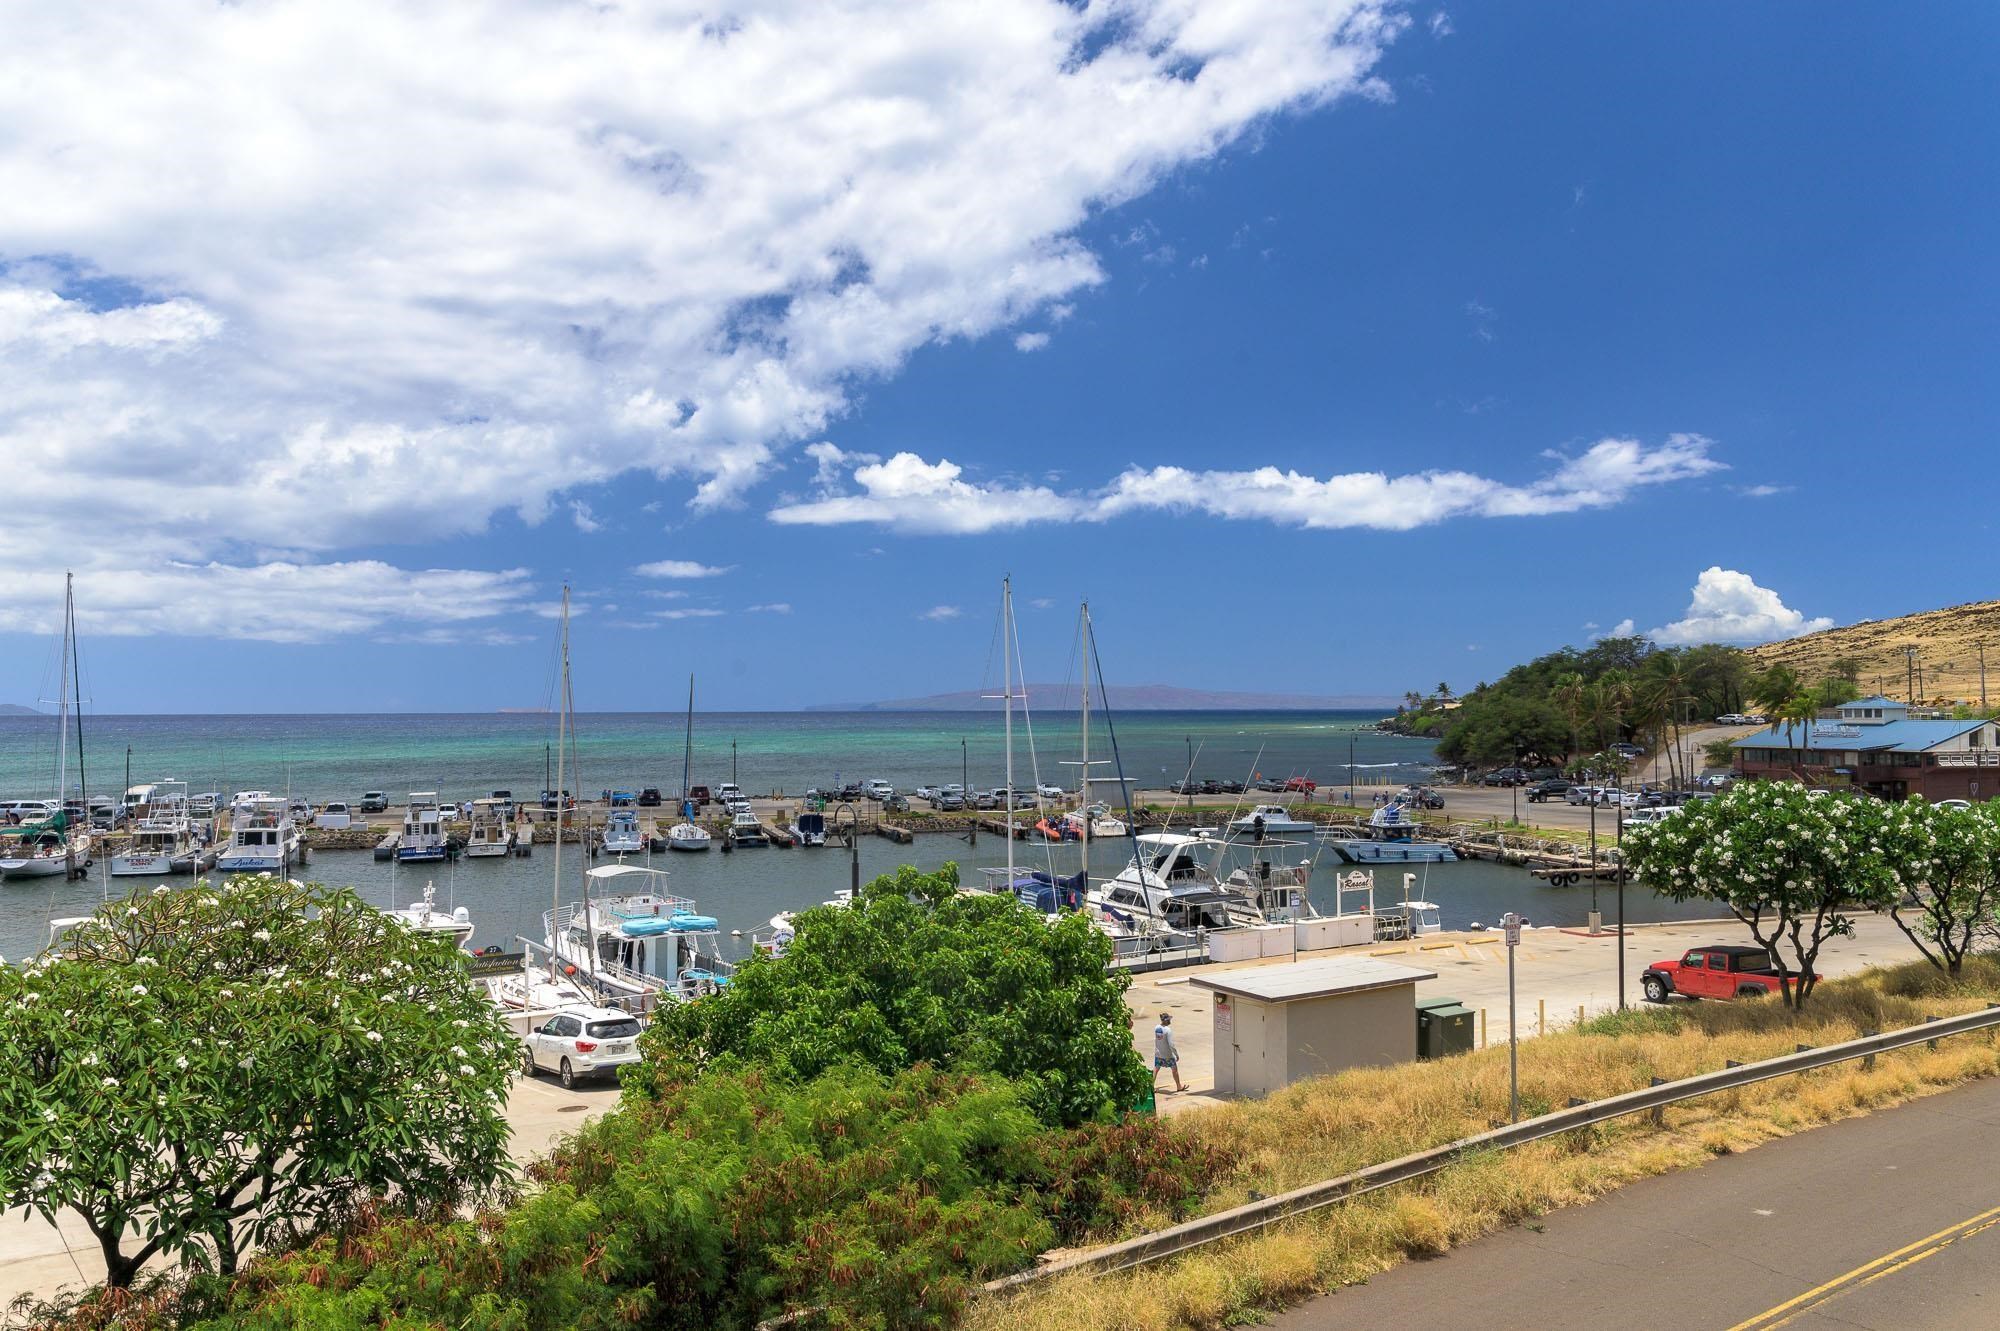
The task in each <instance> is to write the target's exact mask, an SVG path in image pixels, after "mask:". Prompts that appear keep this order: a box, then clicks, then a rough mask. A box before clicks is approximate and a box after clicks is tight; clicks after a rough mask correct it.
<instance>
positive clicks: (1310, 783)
mask: <svg viewBox="0 0 2000 1331" xmlns="http://www.w3.org/2000/svg"><path fill="white" fill-rule="evenodd" d="M1318 789H1319V782H1317V781H1314V780H1313V779H1312V778H1310V777H1304V776H1295V777H1291V778H1289V779H1288V780H1286V782H1285V793H1286V794H1287V795H1310V794H1312V793H1313V792H1314V791H1316V790H1318Z"/></svg>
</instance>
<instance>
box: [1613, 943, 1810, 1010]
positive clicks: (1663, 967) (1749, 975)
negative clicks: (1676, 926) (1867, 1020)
mask: <svg viewBox="0 0 2000 1331" xmlns="http://www.w3.org/2000/svg"><path fill="white" fill-rule="evenodd" d="M1798 978H1799V977H1798V976H1796V975H1787V976H1780V975H1779V974H1778V972H1777V968H1776V967H1774V966H1772V965H1771V954H1770V953H1769V952H1767V951H1765V950H1764V949H1763V948H1761V947H1741V946H1733V945H1732V946H1728V947H1695V948H1689V949H1688V950H1687V952H1685V953H1684V954H1682V956H1681V957H1680V959H1679V960H1677V961H1656V962H1654V963H1653V964H1652V965H1650V966H1648V967H1646V973H1645V975H1644V976H1642V977H1641V978H1640V980H1639V987H1640V988H1641V989H1643V990H1644V991H1645V994H1646V1001H1647V1002H1649V1003H1664V1002H1666V1001H1667V1000H1668V999H1669V998H1671V997H1673V996H1674V995H1675V994H1679V995H1680V996H1681V997H1683V998H1725V999H1727V998H1765V997H1768V996H1770V995H1772V994H1778V993H1782V992H1783V991H1784V989H1785V987H1786V986H1787V985H1796V984H1797V983H1798ZM1813 978H1814V979H1815V980H1817V979H1819V976H1817V975H1815V976H1814V977H1813Z"/></svg>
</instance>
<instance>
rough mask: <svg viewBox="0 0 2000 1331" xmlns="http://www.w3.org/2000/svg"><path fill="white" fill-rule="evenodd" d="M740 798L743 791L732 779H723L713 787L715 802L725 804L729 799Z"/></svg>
mask: <svg viewBox="0 0 2000 1331" xmlns="http://www.w3.org/2000/svg"><path fill="white" fill-rule="evenodd" d="M742 798H743V791H742V790H741V789H740V788H739V787H738V786H737V784H736V783H735V782H734V781H725V782H723V783H722V784H721V785H719V786H717V787H716V788H715V802H716V803H717V804H727V803H729V801H731V800H740V799H742Z"/></svg>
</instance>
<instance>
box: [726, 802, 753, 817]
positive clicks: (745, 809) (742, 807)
mask: <svg viewBox="0 0 2000 1331" xmlns="http://www.w3.org/2000/svg"><path fill="white" fill-rule="evenodd" d="M722 807H723V808H725V809H727V810H729V812H731V813H732V814H736V813H749V812H751V809H750V801H749V800H746V799H733V800H724V801H723V802H722Z"/></svg>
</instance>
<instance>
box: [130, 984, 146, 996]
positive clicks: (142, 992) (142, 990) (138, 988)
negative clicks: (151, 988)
mask: <svg viewBox="0 0 2000 1331" xmlns="http://www.w3.org/2000/svg"><path fill="white" fill-rule="evenodd" d="M132 992H133V993H135V994H137V995H138V996H139V997H141V998H144V997H145V996H146V986H145V985H143V984H135V985H133V986H132Z"/></svg>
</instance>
